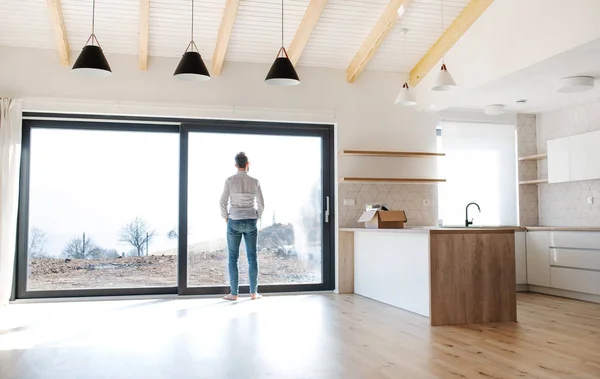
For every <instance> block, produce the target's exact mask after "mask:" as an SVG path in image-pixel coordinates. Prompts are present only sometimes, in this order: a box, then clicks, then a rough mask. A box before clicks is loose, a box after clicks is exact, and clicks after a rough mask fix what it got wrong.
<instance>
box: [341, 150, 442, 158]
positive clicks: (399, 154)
mask: <svg viewBox="0 0 600 379" xmlns="http://www.w3.org/2000/svg"><path fill="white" fill-rule="evenodd" d="M340 155H354V156H362V157H389V158H432V157H434V158H435V157H444V156H446V154H444V153H422V152H414V151H376V150H342V151H340Z"/></svg>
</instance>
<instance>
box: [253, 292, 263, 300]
mask: <svg viewBox="0 0 600 379" xmlns="http://www.w3.org/2000/svg"><path fill="white" fill-rule="evenodd" d="M250 298H251V299H252V300H258V299H260V298H262V295H261V294H259V293H253V294H251V295H250Z"/></svg>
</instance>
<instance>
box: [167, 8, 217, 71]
mask: <svg viewBox="0 0 600 379" xmlns="http://www.w3.org/2000/svg"><path fill="white" fill-rule="evenodd" d="M173 76H175V77H176V78H178V79H182V80H189V81H197V82H205V81H207V80H209V79H210V74H209V73H208V69H207V68H206V65H205V64H204V61H203V60H202V57H201V56H200V53H199V52H198V46H196V43H195V42H194V0H192V38H191V41H190V43H189V44H188V46H187V48H186V49H185V53H183V57H181V60H180V61H179V64H178V65H177V68H176V69H175V73H174V74H173Z"/></svg>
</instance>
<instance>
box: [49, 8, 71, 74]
mask: <svg viewBox="0 0 600 379" xmlns="http://www.w3.org/2000/svg"><path fill="white" fill-rule="evenodd" d="M46 4H47V5H48V11H49V12H50V22H51V23H52V28H53V29H54V38H55V39H56V46H57V48H58V57H59V59H60V64H61V65H63V66H69V65H70V64H71V50H70V49H69V40H68V38H67V28H66V27H65V19H64V17H63V13H62V7H61V5H60V0H46Z"/></svg>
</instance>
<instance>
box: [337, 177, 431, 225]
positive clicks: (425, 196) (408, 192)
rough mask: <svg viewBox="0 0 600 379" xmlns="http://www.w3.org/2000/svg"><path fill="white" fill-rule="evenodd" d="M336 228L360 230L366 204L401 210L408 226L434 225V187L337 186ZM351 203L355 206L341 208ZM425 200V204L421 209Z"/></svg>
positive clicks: (345, 184) (413, 185) (410, 185)
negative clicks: (359, 219)
mask: <svg viewBox="0 0 600 379" xmlns="http://www.w3.org/2000/svg"><path fill="white" fill-rule="evenodd" d="M338 193H339V196H338V209H339V213H338V214H339V225H340V227H342V228H355V227H363V226H364V225H363V224H359V223H358V218H359V217H360V215H361V214H362V212H363V211H364V210H365V206H366V205H367V204H385V205H387V207H388V208H389V209H390V210H403V211H405V212H406V217H407V218H408V222H407V225H414V226H417V225H419V226H421V225H436V224H437V207H438V205H437V201H438V200H437V199H438V195H437V185H434V184H350V183H340V184H339V192H338ZM344 199H354V200H355V202H356V204H355V205H344ZM424 200H428V204H427V205H424Z"/></svg>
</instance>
